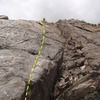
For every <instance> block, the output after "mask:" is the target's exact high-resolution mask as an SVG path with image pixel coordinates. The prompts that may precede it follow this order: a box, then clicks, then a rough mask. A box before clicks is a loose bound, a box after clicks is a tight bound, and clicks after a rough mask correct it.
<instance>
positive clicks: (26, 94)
mask: <svg viewBox="0 0 100 100" xmlns="http://www.w3.org/2000/svg"><path fill="white" fill-rule="evenodd" d="M39 24H40V25H41V27H42V34H43V36H42V42H41V46H40V49H39V51H38V55H37V56H36V58H35V61H34V63H33V64H32V68H31V73H30V74H29V80H28V85H27V86H26V93H25V99H24V100H28V99H27V98H28V92H29V88H30V87H29V85H30V83H31V78H32V76H33V75H32V73H33V72H34V69H35V68H34V67H35V65H36V63H37V60H38V58H39V56H40V54H41V51H42V49H43V45H44V39H45V36H44V34H45V33H46V31H45V27H44V25H43V23H42V21H40V22H39Z"/></svg>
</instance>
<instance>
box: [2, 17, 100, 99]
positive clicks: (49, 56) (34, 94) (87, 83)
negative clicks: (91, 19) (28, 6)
mask: <svg viewBox="0 0 100 100" xmlns="http://www.w3.org/2000/svg"><path fill="white" fill-rule="evenodd" d="M44 25H45V29H46V34H45V37H46V38H45V43H44V47H43V50H42V52H41V55H40V57H39V59H38V61H37V64H36V66H35V70H34V73H33V78H32V79H31V84H30V90H29V95H28V100H99V99H100V26H99V25H92V24H89V23H86V22H84V21H79V20H60V21H58V22H57V23H47V22H45V23H44ZM42 36H43V34H42V27H41V25H40V24H39V22H36V21H26V20H4V19H0V100H24V98H25V92H26V91H25V90H26V89H25V88H26V86H27V81H28V79H29V73H30V70H31V66H32V64H33V62H34V60H35V57H36V55H37V54H38V50H39V47H40V45H41V41H42Z"/></svg>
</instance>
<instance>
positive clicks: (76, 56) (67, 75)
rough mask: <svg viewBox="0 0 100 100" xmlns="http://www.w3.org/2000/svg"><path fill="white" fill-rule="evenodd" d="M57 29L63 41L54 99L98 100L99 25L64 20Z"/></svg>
mask: <svg viewBox="0 0 100 100" xmlns="http://www.w3.org/2000/svg"><path fill="white" fill-rule="evenodd" d="M57 26H58V27H59V28H60V30H61V32H62V31H63V37H64V38H65V40H66V44H65V46H64V56H63V63H62V66H61V71H60V77H59V78H58V81H57V83H56V85H55V90H54V96H55V98H56V100H99V99H100V26H98V25H91V24H87V23H86V22H84V21H78V20H68V21H67V20H64V21H59V22H58V23H57Z"/></svg>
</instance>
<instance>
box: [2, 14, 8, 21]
mask: <svg viewBox="0 0 100 100" xmlns="http://www.w3.org/2000/svg"><path fill="white" fill-rule="evenodd" d="M0 19H7V20H8V19H9V18H8V16H5V15H0Z"/></svg>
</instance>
